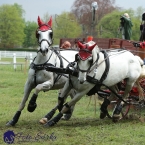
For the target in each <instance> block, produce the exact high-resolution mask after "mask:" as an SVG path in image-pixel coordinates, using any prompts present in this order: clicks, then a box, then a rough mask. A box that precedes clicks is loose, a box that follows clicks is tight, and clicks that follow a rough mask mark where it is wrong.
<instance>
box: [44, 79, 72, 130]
mask: <svg viewBox="0 0 145 145" xmlns="http://www.w3.org/2000/svg"><path fill="white" fill-rule="evenodd" d="M70 90H71V85H70V84H69V80H68V81H67V82H66V83H65V86H64V88H63V90H62V92H61V95H60V96H59V97H58V105H57V108H58V110H59V111H60V112H59V113H58V114H57V116H55V117H54V118H53V119H52V120H50V121H49V122H47V123H46V124H45V126H46V127H48V126H53V125H55V124H56V123H57V122H58V121H59V120H60V119H61V118H62V116H63V113H67V111H69V110H70V107H69V108H67V109H66V110H62V109H63V108H64V106H66V105H63V104H64V102H65V100H66V97H67V96H68V93H69V92H70ZM73 99H74V98H73ZM73 105H74V104H73ZM71 106H72V105H71Z"/></svg>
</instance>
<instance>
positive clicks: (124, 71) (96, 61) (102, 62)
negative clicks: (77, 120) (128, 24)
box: [45, 42, 143, 127]
mask: <svg viewBox="0 0 145 145" xmlns="http://www.w3.org/2000/svg"><path fill="white" fill-rule="evenodd" d="M78 45H79V48H80V51H79V53H78V54H77V56H76V61H77V65H76V68H77V69H78V71H79V74H78V77H75V76H70V77H69V79H68V80H67V82H66V84H65V86H64V88H63V90H62V93H61V95H60V97H65V96H66V94H67V93H68V92H69V91H70V90H71V88H72V87H73V88H74V89H75V90H76V92H77V93H76V95H75V96H74V98H73V99H72V100H71V101H70V102H68V103H66V104H65V105H64V106H63V108H62V110H61V112H60V113H58V115H57V116H55V117H54V118H53V119H51V120H50V121H48V122H47V123H46V124H45V126H46V127H47V126H53V125H55V124H56V123H57V122H58V121H59V120H60V118H61V117H62V115H63V113H65V112H67V111H68V110H69V109H70V107H71V106H72V105H74V104H76V102H77V101H79V100H80V99H81V98H82V96H84V95H85V94H87V93H88V92H89V91H90V90H91V89H92V90H93V91H94V90H96V92H97V90H99V88H100V87H101V86H102V85H103V84H104V85H105V86H108V87H110V88H112V90H114V89H113V88H114V86H116V84H117V83H119V82H120V81H122V80H124V79H126V80H127V82H126V88H125V92H124V95H123V96H122V98H125V97H127V96H128V94H129V92H130V90H131V88H132V86H133V85H134V83H135V82H136V80H137V79H138V77H139V76H140V74H141V69H142V66H141V65H142V64H143V62H141V61H139V60H138V58H137V57H135V56H134V55H133V54H132V53H131V52H129V51H127V50H121V49H120V50H118V49H117V50H112V51H109V52H108V53H105V52H103V51H99V49H98V47H95V45H96V44H94V45H92V46H86V45H83V44H81V43H79V42H78ZM109 99H111V98H107V99H104V102H103V104H102V106H101V108H100V110H101V114H100V118H101V119H103V118H104V117H105V116H106V115H107V106H108V105H109V103H110V100H109ZM121 109H122V108H121V104H119V105H117V106H116V108H115V111H114V117H115V116H116V115H119V114H120V111H121Z"/></svg>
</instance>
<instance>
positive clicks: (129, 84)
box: [112, 79, 135, 122]
mask: <svg viewBox="0 0 145 145" xmlns="http://www.w3.org/2000/svg"><path fill="white" fill-rule="evenodd" d="M126 81H127V82H126V87H125V91H124V94H123V96H122V99H124V98H127V97H128V95H129V92H130V91H131V89H132V87H133V85H134V83H135V82H134V80H133V79H127V80H126ZM123 105H124V102H123V101H120V102H118V103H117V105H116V106H115V108H114V112H113V116H112V120H113V122H117V121H118V120H119V118H120V113H121V111H122V108H123Z"/></svg>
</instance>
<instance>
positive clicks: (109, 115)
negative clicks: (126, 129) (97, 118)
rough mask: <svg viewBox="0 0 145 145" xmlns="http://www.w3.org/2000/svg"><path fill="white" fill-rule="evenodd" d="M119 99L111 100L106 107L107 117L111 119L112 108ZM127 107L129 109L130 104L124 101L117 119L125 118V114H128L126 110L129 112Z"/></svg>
mask: <svg viewBox="0 0 145 145" xmlns="http://www.w3.org/2000/svg"><path fill="white" fill-rule="evenodd" d="M119 101H120V100H114V101H111V103H110V105H109V106H108V108H107V117H108V118H110V119H112V116H113V112H114V108H115V106H116V105H117V103H118V102H119ZM129 109H130V104H126V103H124V104H123V108H122V111H121V113H120V118H119V120H121V119H124V118H127V114H128V112H129Z"/></svg>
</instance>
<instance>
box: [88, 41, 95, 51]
mask: <svg viewBox="0 0 145 145" xmlns="http://www.w3.org/2000/svg"><path fill="white" fill-rule="evenodd" d="M96 45H97V43H95V44H94V45H92V46H89V47H88V49H89V50H90V51H92V50H93V49H94V47H95V46H96Z"/></svg>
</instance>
